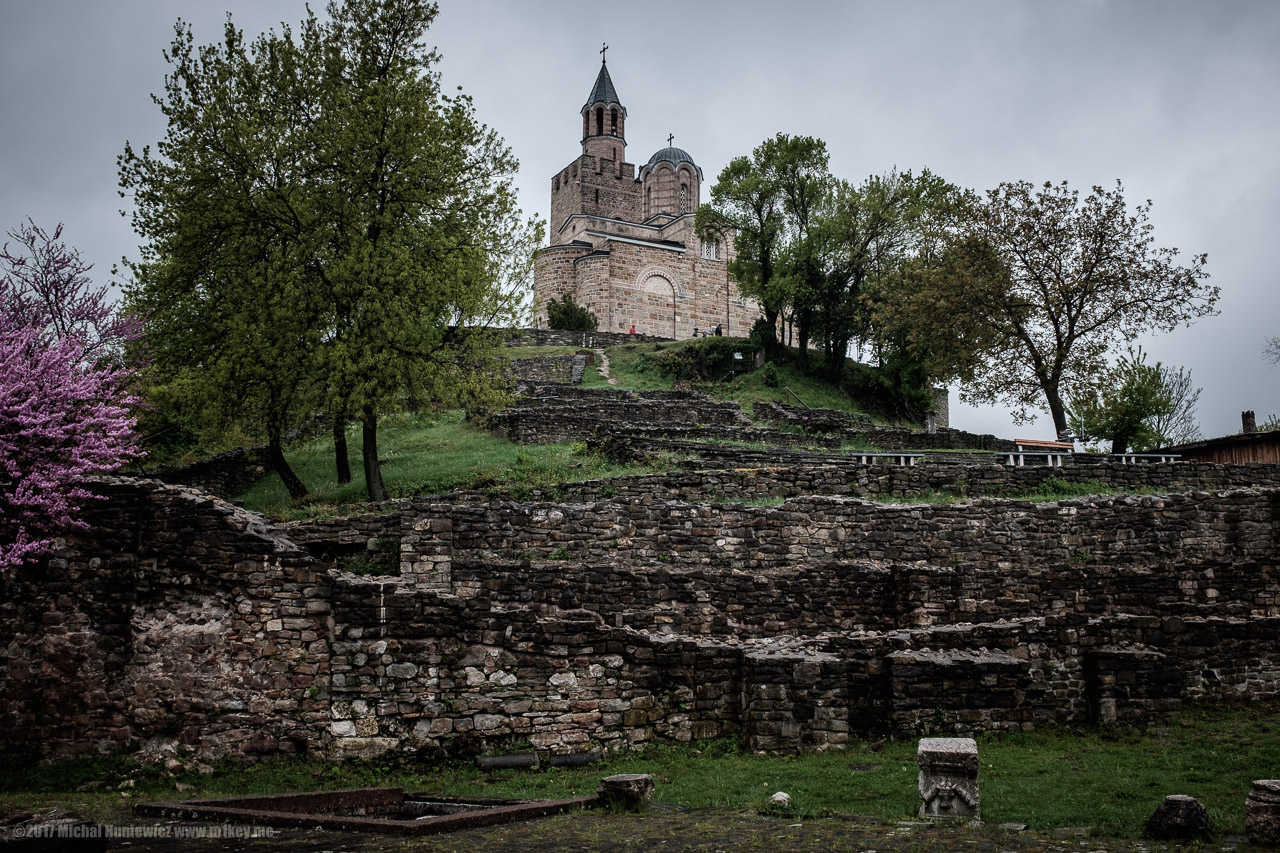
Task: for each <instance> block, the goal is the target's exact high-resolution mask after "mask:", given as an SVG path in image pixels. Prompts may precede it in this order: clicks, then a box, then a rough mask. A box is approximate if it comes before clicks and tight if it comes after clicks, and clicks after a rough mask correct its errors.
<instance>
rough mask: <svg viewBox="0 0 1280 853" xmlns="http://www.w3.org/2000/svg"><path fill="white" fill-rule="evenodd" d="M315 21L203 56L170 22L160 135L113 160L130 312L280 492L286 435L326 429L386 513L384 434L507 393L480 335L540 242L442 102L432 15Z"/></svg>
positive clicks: (432, 11)
mask: <svg viewBox="0 0 1280 853" xmlns="http://www.w3.org/2000/svg"><path fill="white" fill-rule="evenodd" d="M327 15H328V20H326V21H321V20H319V19H318V18H317V17H316V16H315V15H314V14H312V13H310V12H308V16H307V18H306V19H305V20H304V21H303V22H302V24H301V25H300V27H299V29H298V32H297V33H296V35H295V33H294V32H293V31H292V30H290V29H289V28H287V27H286V28H284V29H283V31H282V32H281V33H275V32H271V33H267V34H264V35H263V36H261V37H259V38H258V39H257V40H256V41H254V42H253V43H252V44H246V43H245V41H244V39H243V37H242V35H241V34H240V32H239V31H238V30H236V29H235V27H234V26H233V24H232V22H231V21H230V19H228V21H227V24H226V27H225V30H224V37H223V40H222V42H221V43H219V44H216V45H209V46H204V47H200V48H196V47H195V43H194V37H193V35H192V32H191V30H190V27H188V26H186V25H184V24H182V23H179V24H178V27H177V33H176V36H175V38H174V41H173V44H172V46H171V48H170V50H169V52H168V53H167V54H166V55H167V58H168V59H169V62H170V64H171V66H172V70H171V73H170V74H169V75H168V76H167V77H166V81H165V91H164V94H163V95H162V96H158V97H156V101H157V103H158V104H159V106H160V108H161V110H162V111H163V112H164V113H165V115H166V117H167V118H168V121H169V127H168V133H167V136H166V137H165V139H163V140H162V141H161V142H160V143H159V145H158V154H157V155H152V153H151V152H150V150H149V149H147V148H144V149H143V150H142V151H141V152H137V151H135V150H134V149H133V148H132V147H131V146H126V149H125V152H124V154H123V156H122V157H121V158H120V182H121V186H122V188H123V189H124V190H125V191H126V192H132V193H133V196H134V200H135V203H136V210H135V213H134V226H135V229H136V230H137V231H138V233H139V234H140V235H142V236H143V237H144V238H145V239H146V240H147V244H146V245H144V247H143V249H142V259H141V260H140V261H139V262H138V263H136V264H134V265H133V267H132V268H133V272H134V281H133V282H132V284H131V286H130V287H129V290H128V297H129V300H130V303H131V306H132V307H133V308H134V309H135V310H137V311H139V312H140V313H142V315H143V316H146V317H147V318H148V321H147V323H148V329H147V331H148V333H149V338H150V340H151V341H152V342H153V344H154V347H155V349H156V352H157V363H158V365H162V366H164V367H165V368H167V369H168V370H169V371H171V372H173V373H178V372H185V373H186V374H187V375H188V378H189V379H193V380H195V381H191V382H188V383H185V385H186V386H188V387H198V388H199V393H200V394H201V395H202V396H203V398H204V403H205V408H206V409H207V410H208V411H211V412H216V413H218V414H219V415H220V416H221V417H223V418H225V419H227V420H229V421H236V422H239V423H241V424H243V425H244V426H245V427H246V428H251V429H252V430H253V431H254V432H259V433H262V434H265V436H266V438H267V440H268V444H269V445H270V447H271V449H272V459H273V463H274V465H275V467H276V470H277V471H278V472H279V473H280V475H281V477H282V479H283V480H284V482H285V484H286V486H287V487H288V489H289V492H290V494H291V495H293V496H294V497H299V496H301V495H304V494H305V493H306V490H305V486H304V485H303V484H302V483H301V481H300V480H298V479H297V477H296V476H293V475H292V472H291V471H290V470H289V469H288V465H287V462H285V460H284V455H283V450H282V445H283V441H284V438H285V436H286V435H287V434H288V433H289V431H290V430H292V429H294V428H296V427H297V426H298V425H299V424H300V423H302V422H303V421H305V420H307V419H309V418H311V417H312V416H313V415H314V414H315V413H316V412H328V413H329V414H330V415H332V417H333V419H334V436H335V453H336V455H337V458H338V467H339V472H340V476H341V472H342V470H343V467H344V463H345V456H346V451H345V425H346V423H347V422H348V420H350V419H355V420H358V421H359V422H360V424H361V427H362V430H361V435H362V441H361V444H362V455H363V459H364V473H365V483H366V487H367V490H368V494H369V498H370V499H371V500H384V499H385V498H386V497H387V496H388V495H387V491H386V487H385V485H384V484H383V481H382V474H381V464H380V461H379V458H378V449H377V428H378V421H379V418H380V417H381V415H383V414H385V413H387V412H390V411H393V410H397V409H402V408H405V407H407V406H410V405H414V404H418V405H421V404H422V403H423V402H424V401H426V402H430V403H433V404H440V405H460V404H461V405H467V404H469V405H476V404H484V403H486V402H494V401H496V400H497V399H498V398H499V397H500V396H501V394H502V388H501V386H500V385H498V384H496V381H497V380H496V379H495V377H497V376H499V375H500V371H498V370H495V369H493V365H494V363H495V362H496V361H497V360H498V359H500V358H501V354H500V340H499V336H498V335H497V334H495V333H494V332H493V331H492V330H494V329H495V328H496V327H498V326H509V325H512V324H513V323H514V322H516V317H517V316H518V314H519V311H520V304H521V295H522V294H521V291H523V290H524V289H527V284H528V277H529V273H530V270H531V264H532V254H533V250H534V248H535V247H536V245H537V244H538V242H539V241H540V236H541V235H540V224H539V223H538V222H536V220H524V219H523V218H522V217H521V215H520V212H519V211H518V210H517V208H516V206H515V196H514V191H513V189H512V186H511V176H512V175H513V173H514V172H515V169H516V161H515V159H514V158H513V157H512V156H511V153H510V151H509V150H508V149H507V148H506V146H505V145H504V144H503V143H502V140H501V139H500V138H498V136H497V135H496V134H495V133H494V132H493V131H491V130H489V129H488V128H486V127H485V126H484V125H482V124H480V123H479V122H478V121H477V120H476V118H475V114H474V109H473V107H472V104H471V101H470V99H469V98H468V97H466V96H465V95H457V96H447V95H445V94H443V93H442V92H441V91H440V86H439V78H438V76H437V75H436V73H435V72H434V70H433V68H434V66H435V64H436V62H437V61H438V57H437V55H436V54H435V52H434V51H432V50H430V49H428V48H427V47H426V46H425V43H424V39H425V37H426V32H427V29H428V27H429V26H430V24H431V22H432V21H433V20H434V18H435V15H436V7H435V5H434V4H431V3H426V2H423V0H344V2H336V0H335V2H331V3H330V4H329V6H328V8H327Z"/></svg>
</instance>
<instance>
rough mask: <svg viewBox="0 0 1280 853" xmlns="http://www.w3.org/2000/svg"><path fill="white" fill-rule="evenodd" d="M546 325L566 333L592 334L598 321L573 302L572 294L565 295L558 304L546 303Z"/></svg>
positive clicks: (555, 302)
mask: <svg viewBox="0 0 1280 853" xmlns="http://www.w3.org/2000/svg"><path fill="white" fill-rule="evenodd" d="M547 325H548V326H549V327H550V328H552V329H562V330H564V331H568V332H594V331H595V330H596V328H597V327H598V326H599V321H598V320H596V315H595V314H593V313H591V311H590V310H588V309H587V308H585V307H584V306H582V305H579V304H578V303H577V302H575V301H574V299H573V294H572V293H565V294H564V295H563V296H561V297H560V301H559V302H557V301H556V300H554V299H552V300H551V301H550V302H548V303H547Z"/></svg>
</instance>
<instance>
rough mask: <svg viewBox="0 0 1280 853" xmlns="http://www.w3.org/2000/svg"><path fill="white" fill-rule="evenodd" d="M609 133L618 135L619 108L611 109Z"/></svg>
mask: <svg viewBox="0 0 1280 853" xmlns="http://www.w3.org/2000/svg"><path fill="white" fill-rule="evenodd" d="M609 133H611V134H613V135H614V136H617V135H618V111H617V109H611V110H609Z"/></svg>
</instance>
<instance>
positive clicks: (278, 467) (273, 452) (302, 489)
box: [267, 436, 307, 501]
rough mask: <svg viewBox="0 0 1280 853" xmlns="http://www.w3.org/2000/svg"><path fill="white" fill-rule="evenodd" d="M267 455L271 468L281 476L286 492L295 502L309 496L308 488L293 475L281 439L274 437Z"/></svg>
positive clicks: (268, 443)
mask: <svg viewBox="0 0 1280 853" xmlns="http://www.w3.org/2000/svg"><path fill="white" fill-rule="evenodd" d="M267 455H268V456H269V457H270V458H271V467H272V469H274V470H275V472H276V473H277V474H279V475H280V480H281V482H283V483H284V488H285V490H286V491H287V492H288V493H289V497H290V498H292V499H293V500H295V501H296V500H301V499H302V498H305V497H306V496H307V486H306V484H305V483H303V482H302V480H300V479H299V478H298V475H297V474H295V473H293V469H292V468H290V467H289V462H288V460H286V459H285V458H284V448H283V447H282V446H281V445H280V437H279V436H273V437H271V438H270V439H269V440H268V442H267Z"/></svg>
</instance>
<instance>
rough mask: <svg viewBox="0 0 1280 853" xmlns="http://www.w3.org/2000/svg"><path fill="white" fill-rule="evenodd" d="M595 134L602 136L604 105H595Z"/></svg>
mask: <svg viewBox="0 0 1280 853" xmlns="http://www.w3.org/2000/svg"><path fill="white" fill-rule="evenodd" d="M596 136H604V107H596Z"/></svg>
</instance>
